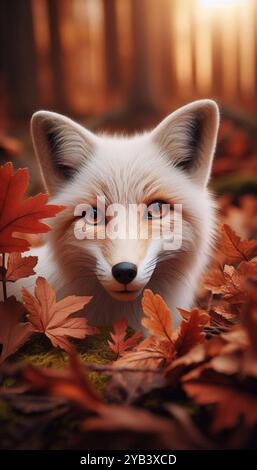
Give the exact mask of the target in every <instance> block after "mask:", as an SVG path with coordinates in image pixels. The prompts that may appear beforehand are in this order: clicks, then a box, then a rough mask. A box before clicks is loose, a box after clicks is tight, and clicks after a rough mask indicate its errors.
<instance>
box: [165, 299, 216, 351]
mask: <svg viewBox="0 0 257 470" xmlns="http://www.w3.org/2000/svg"><path fill="white" fill-rule="evenodd" d="M178 310H179V312H180V313H181V315H182V317H184V318H185V317H186V318H188V320H185V319H184V320H183V321H182V322H181V324H180V326H179V329H178V331H177V333H176V336H177V337H176V339H175V342H174V344H175V349H176V354H177V357H179V356H183V355H184V354H186V353H188V351H190V349H192V348H193V347H194V346H195V345H196V344H199V343H202V342H203V341H204V338H205V333H204V332H203V328H204V327H205V326H207V325H208V324H209V322H210V317H209V315H208V314H207V313H206V312H205V311H203V310H199V309H198V308H194V309H193V310H192V311H191V312H188V311H186V310H183V309H181V308H179V309H178Z"/></svg>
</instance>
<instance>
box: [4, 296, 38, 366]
mask: <svg viewBox="0 0 257 470" xmlns="http://www.w3.org/2000/svg"><path fill="white" fill-rule="evenodd" d="M24 312H25V309H24V306H23V305H22V304H21V303H20V302H18V301H17V300H16V299H15V297H13V296H12V297H9V298H8V299H7V300H6V301H5V302H0V343H1V344H2V352H1V356H0V363H2V362H3V361H4V360H5V359H6V358H7V357H8V356H10V355H11V354H13V353H15V352H16V351H17V350H18V349H19V348H20V347H21V346H22V345H23V344H24V343H25V342H26V341H27V340H28V338H29V337H30V336H31V334H32V333H33V328H32V326H31V324H30V323H25V322H21V318H22V316H23V314H24Z"/></svg>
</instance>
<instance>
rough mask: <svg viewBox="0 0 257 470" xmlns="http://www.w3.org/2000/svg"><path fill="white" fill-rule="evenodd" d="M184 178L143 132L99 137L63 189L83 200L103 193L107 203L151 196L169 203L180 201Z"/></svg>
mask: <svg viewBox="0 0 257 470" xmlns="http://www.w3.org/2000/svg"><path fill="white" fill-rule="evenodd" d="M181 179H182V180H181ZM180 180H181V181H180ZM184 180H185V177H183V175H180V172H179V171H178V170H176V169H175V168H172V165H171V164H170V162H169V161H168V160H166V159H165V156H164V155H162V153H161V151H160V149H159V148H158V147H157V146H156V145H155V144H154V143H149V141H146V139H145V138H144V136H140V137H135V138H130V139H129V138H120V139H117V138H116V137H115V138H113V139H111V138H106V139H103V138H101V141H100V142H99V144H98V145H97V146H96V148H95V152H94V154H93V155H92V157H91V158H90V159H89V160H87V162H85V164H84V165H82V166H81V168H80V169H79V171H78V173H77V175H76V176H75V178H74V180H73V181H71V182H70V183H68V188H67V189H68V190H69V192H72V194H73V195H75V196H76V197H79V198H82V199H84V201H85V202H89V201H91V200H92V199H96V198H97V196H104V197H105V199H106V203H107V204H112V203H121V204H127V203H136V204H140V203H149V202H151V200H154V199H159V200H164V201H166V202H169V203H171V202H182V201H181V188H182V187H183V182H184ZM179 181H180V183H179ZM82 199H81V202H82Z"/></svg>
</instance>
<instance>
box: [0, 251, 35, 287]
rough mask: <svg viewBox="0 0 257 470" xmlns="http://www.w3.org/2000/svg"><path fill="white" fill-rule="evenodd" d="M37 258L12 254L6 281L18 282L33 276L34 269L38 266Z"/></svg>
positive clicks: (9, 259) (8, 262) (9, 258)
mask: <svg viewBox="0 0 257 470" xmlns="http://www.w3.org/2000/svg"><path fill="white" fill-rule="evenodd" d="M37 260H38V258H37V256H21V254H20V253H11V254H10V255H9V257H8V261H7V271H6V274H5V280H6V281H9V282H14V281H18V279H22V278H24V277H28V276H33V275H34V274H36V273H35V271H34V269H33V268H34V267H35V266H36V264H37Z"/></svg>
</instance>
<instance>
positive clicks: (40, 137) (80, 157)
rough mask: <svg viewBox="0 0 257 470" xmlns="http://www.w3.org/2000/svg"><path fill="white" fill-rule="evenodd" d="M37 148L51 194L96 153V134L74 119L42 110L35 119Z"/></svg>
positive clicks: (33, 136)
mask: <svg viewBox="0 0 257 470" xmlns="http://www.w3.org/2000/svg"><path fill="white" fill-rule="evenodd" d="M31 135H32V141H33V146H34V150H35V153H36V156H37V158H38V162H39V165H40V168H41V171H42V176H43V180H44V184H45V186H46V189H47V191H48V192H49V193H50V194H54V193H55V192H56V191H57V190H58V187H59V186H61V184H63V183H64V182H65V181H67V180H69V179H71V178H72V177H73V176H74V175H75V173H76V172H77V171H78V169H79V167H80V166H81V165H82V164H83V162H85V161H86V160H87V159H88V158H89V157H90V156H91V155H92V154H93V152H94V148H95V145H96V139H97V138H96V136H95V135H94V134H92V133H91V132H90V131H88V130H86V129H84V128H83V127H82V126H80V125H79V124H77V123H75V122H74V121H72V120H71V119H69V118H67V117H65V116H62V115H61V114H57V113H52V112H49V111H38V112H36V113H35V114H33V116H32V119H31Z"/></svg>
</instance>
